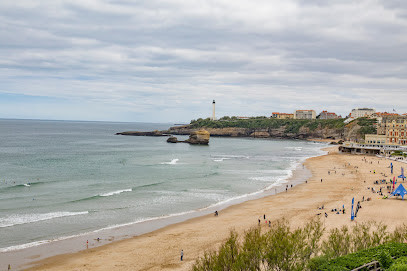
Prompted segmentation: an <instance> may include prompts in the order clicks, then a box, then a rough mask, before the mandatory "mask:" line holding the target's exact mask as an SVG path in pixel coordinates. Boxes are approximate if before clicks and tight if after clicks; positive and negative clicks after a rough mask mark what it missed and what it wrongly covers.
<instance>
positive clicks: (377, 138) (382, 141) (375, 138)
mask: <svg viewBox="0 0 407 271" xmlns="http://www.w3.org/2000/svg"><path fill="white" fill-rule="evenodd" d="M386 142H387V137H386V135H375V134H366V135H365V143H366V144H373V145H386V144H387V143H386Z"/></svg>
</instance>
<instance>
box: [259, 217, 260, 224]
mask: <svg viewBox="0 0 407 271" xmlns="http://www.w3.org/2000/svg"><path fill="white" fill-rule="evenodd" d="M259 226H260V218H259Z"/></svg>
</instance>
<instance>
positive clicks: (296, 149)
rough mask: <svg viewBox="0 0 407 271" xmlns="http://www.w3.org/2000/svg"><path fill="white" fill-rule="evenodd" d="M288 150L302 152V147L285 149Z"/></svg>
mask: <svg viewBox="0 0 407 271" xmlns="http://www.w3.org/2000/svg"><path fill="white" fill-rule="evenodd" d="M285 148H286V149H288V150H295V151H302V147H285Z"/></svg>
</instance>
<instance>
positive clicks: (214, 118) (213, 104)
mask: <svg viewBox="0 0 407 271" xmlns="http://www.w3.org/2000/svg"><path fill="white" fill-rule="evenodd" d="M212 120H216V117H215V100H213V102H212Z"/></svg>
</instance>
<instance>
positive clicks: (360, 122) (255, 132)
mask: <svg viewBox="0 0 407 271" xmlns="http://www.w3.org/2000/svg"><path fill="white" fill-rule="evenodd" d="M200 129H205V130H206V131H207V132H209V133H210V135H212V136H226V137H256V138H268V137H272V138H288V139H310V138H318V139H336V140H338V139H342V140H354V141H362V140H363V139H364V135H365V134H366V133H368V134H371V133H376V128H375V120H372V119H367V118H359V119H357V120H354V121H352V122H350V123H349V124H347V125H345V124H344V122H343V119H334V120H276V119H251V120H237V121H211V120H209V119H205V120H202V119H201V120H197V121H193V122H191V124H190V125H184V126H176V127H171V128H170V129H168V130H166V131H153V132H122V133H117V134H121V135H135V136H169V135H191V134H193V133H195V132H196V131H198V130H200ZM195 136H196V137H197V138H198V137H201V135H198V134H195ZM202 136H203V135H202ZM192 140H193V139H192Z"/></svg>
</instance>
